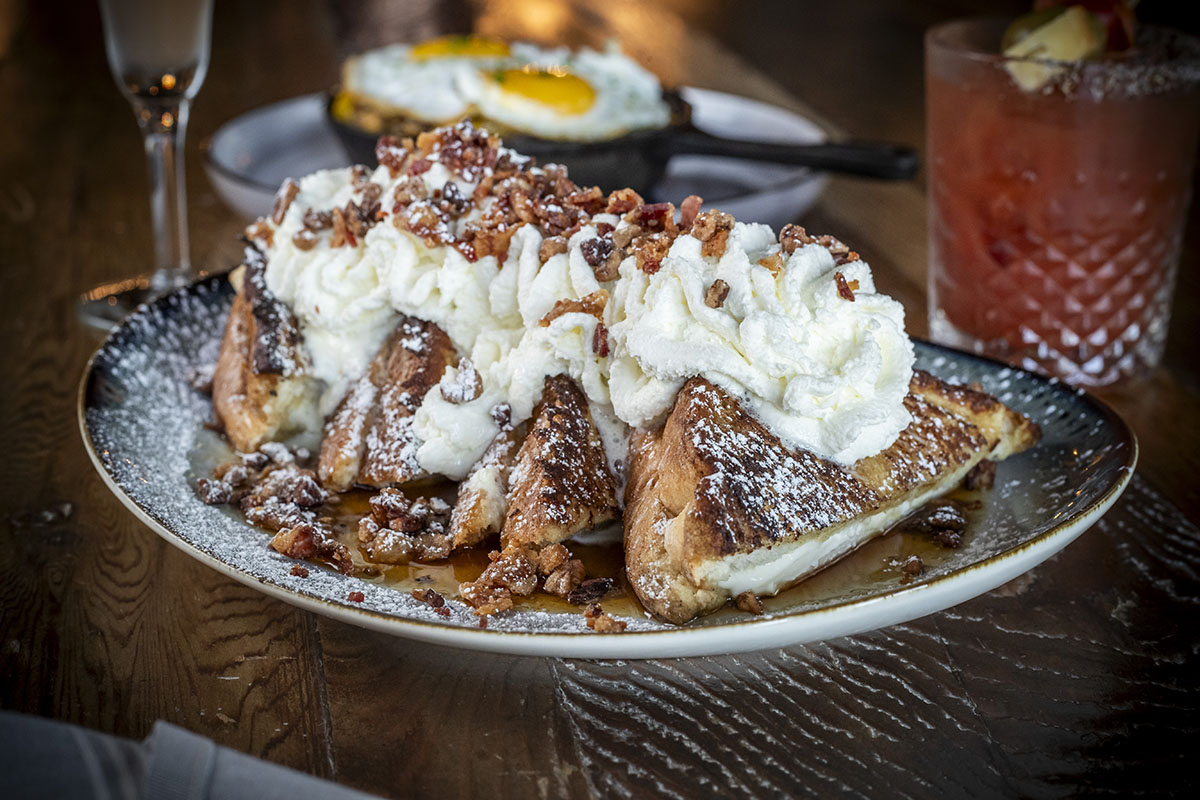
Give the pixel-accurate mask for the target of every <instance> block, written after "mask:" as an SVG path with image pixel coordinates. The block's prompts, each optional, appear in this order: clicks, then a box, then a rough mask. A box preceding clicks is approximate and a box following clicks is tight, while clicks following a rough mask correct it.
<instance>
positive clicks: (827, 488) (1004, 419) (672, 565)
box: [625, 373, 1038, 622]
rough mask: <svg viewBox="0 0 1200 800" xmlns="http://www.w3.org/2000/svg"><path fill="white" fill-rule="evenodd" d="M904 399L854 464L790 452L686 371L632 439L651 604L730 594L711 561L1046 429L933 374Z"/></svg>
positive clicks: (633, 517)
mask: <svg viewBox="0 0 1200 800" xmlns="http://www.w3.org/2000/svg"><path fill="white" fill-rule="evenodd" d="M905 406H906V408H907V409H908V411H909V413H910V414H911V415H912V417H913V420H912V423H911V424H910V425H909V426H908V427H907V428H906V429H905V430H904V431H903V432H902V433H901V434H900V436H899V437H898V438H897V440H896V442H895V443H894V444H893V445H892V446H891V447H889V448H888V449H886V450H885V451H884V452H882V453H880V454H878V455H876V456H872V457H871V458H867V459H863V460H862V461H860V462H858V463H857V464H855V465H854V466H853V467H852V468H849V469H847V468H845V467H842V466H840V465H838V464H835V463H833V462H831V461H828V460H826V459H822V458H820V457H818V456H816V455H814V454H812V453H809V452H807V451H789V450H788V449H787V448H785V447H784V446H783V445H782V444H781V443H780V441H779V440H778V438H776V437H775V436H774V435H773V434H771V432H770V431H768V430H767V429H766V428H765V427H764V426H763V425H762V424H761V423H760V422H759V421H758V420H756V419H755V418H753V417H752V416H751V415H749V414H748V413H747V412H746V411H745V410H744V409H743V408H742V407H741V405H740V404H739V403H738V402H737V400H735V399H734V398H732V397H730V396H729V395H728V394H726V393H725V392H724V391H722V390H721V389H719V388H717V387H716V386H714V385H712V384H711V383H709V382H708V381H705V380H703V379H701V378H693V379H691V380H689V381H688V382H687V384H685V385H684V387H683V389H682V390H681V391H680V393H679V396H678V398H677V399H676V403H675V407H674V409H673V410H672V412H671V414H670V415H669V417H668V418H667V421H666V423H665V425H664V427H663V429H662V430H661V431H660V432H653V433H645V434H640V435H639V436H638V437H636V438H635V442H634V444H633V445H632V446H631V448H630V470H631V472H630V481H629V486H628V489H627V492H626V512H625V513H626V517H625V531H626V533H625V537H626V540H625V545H626V571H627V573H628V575H629V578H630V581H631V583H632V584H633V586H634V589H635V591H636V592H637V594H638V596H639V599H641V600H642V603H643V605H645V606H646V607H647V608H648V609H649V610H650V611H651V612H653V613H654V614H655V615H656V616H659V617H660V618H663V619H666V620H668V621H671V622H683V621H686V620H688V619H690V618H692V617H693V616H695V615H696V614H699V613H703V612H706V611H710V610H713V609H714V608H715V607H718V606H719V605H721V604H722V603H724V601H725V599H726V598H728V596H729V594H728V592H725V591H724V590H721V589H720V588H719V587H714V586H707V585H705V584H704V581H703V578H702V575H703V574H704V572H705V567H707V566H708V565H711V564H712V563H713V562H715V561H718V560H720V559H724V558H728V557H730V556H734V555H736V554H740V553H751V552H754V551H758V550H761V549H763V548H768V547H772V546H773V545H779V544H783V543H791V542H796V541H798V540H800V539H801V538H802V537H805V536H806V535H813V534H817V533H818V532H826V531H828V530H830V529H832V528H834V527H836V526H840V525H842V524H844V523H847V522H849V521H851V520H855V519H860V518H863V517H866V516H868V515H872V514H877V513H878V512H881V511H884V510H886V509H888V508H889V507H892V506H895V505H896V504H899V503H901V502H903V501H904V500H905V499H906V498H911V497H912V496H914V495H915V494H917V493H920V492H921V491H922V490H923V489H924V490H927V489H928V488H929V487H930V486H932V485H934V484H936V483H937V482H938V481H940V480H944V479H946V478H947V476H949V477H952V478H954V479H955V480H957V479H960V478H961V476H962V474H965V472H966V471H967V470H969V469H970V467H972V466H973V465H974V464H976V463H978V462H979V461H980V460H982V459H983V458H985V457H991V458H1002V457H1004V456H1006V455H1008V454H1010V453H1012V452H1019V451H1020V450H1023V449H1025V448H1026V447H1028V446H1030V445H1032V444H1033V443H1034V442H1035V441H1036V440H1037V437H1038V431H1037V428H1036V426H1035V425H1033V423H1031V422H1029V421H1028V420H1026V419H1025V418H1024V417H1022V416H1021V415H1019V414H1017V413H1016V412H1013V411H1012V410H1010V409H1008V408H1006V407H1004V406H1003V404H1001V403H999V401H997V400H995V399H994V398H989V397H988V396H987V395H983V394H982V393H980V392H974V391H972V390H969V389H963V388H961V387H952V386H950V385H948V384H945V383H943V382H941V381H938V380H937V379H936V378H933V377H932V376H929V375H927V374H925V373H918V374H917V375H916V376H914V379H913V382H912V384H911V386H910V394H909V396H908V397H907V398H906V399H905ZM877 532H882V530H880V531H877ZM797 577H800V576H797Z"/></svg>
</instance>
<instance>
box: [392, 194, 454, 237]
mask: <svg viewBox="0 0 1200 800" xmlns="http://www.w3.org/2000/svg"><path fill="white" fill-rule="evenodd" d="M392 223H393V224H394V225H395V226H396V227H397V228H400V229H401V230H406V231H409V232H410V233H413V234H415V235H417V236H420V237H421V238H423V239H426V240H437V239H438V236H439V235H440V234H441V233H442V232H444V231H445V224H444V223H443V221H442V218H441V216H440V215H439V214H438V212H437V210H436V209H434V207H433V206H431V205H430V204H429V203H428V202H425V201H421V202H414V203H412V204H411V205H409V206H408V210H407V211H406V212H405V213H403V214H395V216H393V217H392Z"/></svg>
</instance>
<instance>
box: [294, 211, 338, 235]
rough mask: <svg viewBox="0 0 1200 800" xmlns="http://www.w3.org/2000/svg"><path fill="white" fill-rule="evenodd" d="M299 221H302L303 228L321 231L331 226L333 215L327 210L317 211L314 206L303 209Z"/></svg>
mask: <svg viewBox="0 0 1200 800" xmlns="http://www.w3.org/2000/svg"><path fill="white" fill-rule="evenodd" d="M301 221H302V222H303V223H304V227H305V229H306V230H310V231H323V230H325V229H326V228H331V227H333V217H332V216H330V214H329V212H328V211H317V210H316V209H315V208H310V209H309V210H308V211H305V212H304V217H303V219H302V220H301Z"/></svg>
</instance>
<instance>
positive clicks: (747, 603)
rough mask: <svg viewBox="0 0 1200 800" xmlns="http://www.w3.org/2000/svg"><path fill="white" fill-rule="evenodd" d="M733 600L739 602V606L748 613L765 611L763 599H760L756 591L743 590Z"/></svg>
mask: <svg viewBox="0 0 1200 800" xmlns="http://www.w3.org/2000/svg"><path fill="white" fill-rule="evenodd" d="M733 602H734V603H735V604H737V607H738V608H740V609H741V610H742V611H745V612H746V613H747V614H762V613H763V604H762V600H760V599H759V598H758V595H756V594H755V593H754V592H742V593H741V594H739V595H738V596H737V597H735V598H734V599H733Z"/></svg>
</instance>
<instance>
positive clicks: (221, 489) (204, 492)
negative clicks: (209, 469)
mask: <svg viewBox="0 0 1200 800" xmlns="http://www.w3.org/2000/svg"><path fill="white" fill-rule="evenodd" d="M196 489H197V491H198V493H199V495H200V500H201V501H203V502H205V503H207V504H208V505H210V506H219V505H224V504H225V503H228V502H229V501H230V500H232V499H233V487H232V486H230V485H229V484H228V483H226V482H225V481H223V480H215V479H212V478H201V479H200V480H198V481H196Z"/></svg>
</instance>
